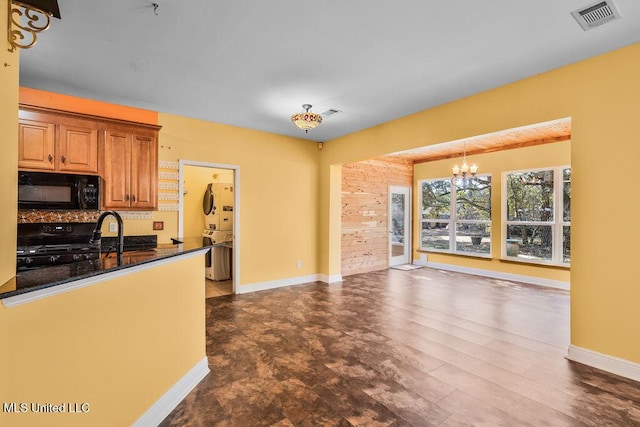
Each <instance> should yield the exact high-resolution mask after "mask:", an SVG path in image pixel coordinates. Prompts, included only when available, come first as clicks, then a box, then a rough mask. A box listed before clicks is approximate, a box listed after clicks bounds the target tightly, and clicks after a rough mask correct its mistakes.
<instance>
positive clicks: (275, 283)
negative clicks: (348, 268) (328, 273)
mask: <svg viewBox="0 0 640 427" xmlns="http://www.w3.org/2000/svg"><path fill="white" fill-rule="evenodd" d="M318 276H319V275H318V274H309V275H307V276H298V277H290V278H288V279H279V280H269V281H266V282H257V283H249V284H247V285H241V286H238V288H237V289H236V293H238V294H247V293H250V292H257V291H266V290H267V289H276V288H282V287H285V286H292V285H301V284H303V283H313V282H318V281H320V278H319V277H318Z"/></svg>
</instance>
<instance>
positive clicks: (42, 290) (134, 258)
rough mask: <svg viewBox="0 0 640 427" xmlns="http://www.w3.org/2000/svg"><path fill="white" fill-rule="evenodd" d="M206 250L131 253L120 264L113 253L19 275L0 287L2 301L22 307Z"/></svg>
mask: <svg viewBox="0 0 640 427" xmlns="http://www.w3.org/2000/svg"><path fill="white" fill-rule="evenodd" d="M207 250H209V246H203V244H202V240H201V239H192V240H188V241H185V242H180V243H177V244H162V245H159V246H157V247H156V248H154V249H151V250H134V251H128V252H125V254H124V255H125V256H123V258H122V261H121V262H119V263H118V262H117V259H116V254H115V253H110V254H104V255H103V256H102V257H101V258H98V259H90V260H85V261H78V262H73V263H68V264H60V265H52V266H49V267H42V268H36V269H32V270H26V271H19V272H18V273H17V274H16V276H15V278H14V279H12V280H10V281H9V282H7V283H5V284H4V285H2V286H0V299H1V300H2V302H3V304H4V305H5V306H12V305H16V304H22V303H25V302H29V301H33V300H35V299H40V298H44V297H46V296H48V295H53V294H56V293H61V292H66V291H68V290H71V289H76V288H78V287H81V286H88V284H91V283H95V282H97V281H102V280H107V279H109V278H110V277H112V276H113V274H120V275H121V274H127V270H129V269H134V270H137V269H140V268H150V267H153V266H154V265H155V263H166V262H171V258H173V257H179V256H189V255H200V254H203V253H205V252H206V251H207Z"/></svg>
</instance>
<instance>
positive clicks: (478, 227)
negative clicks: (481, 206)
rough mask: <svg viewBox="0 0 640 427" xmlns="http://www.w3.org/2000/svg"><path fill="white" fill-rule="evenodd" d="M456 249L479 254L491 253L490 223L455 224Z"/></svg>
mask: <svg viewBox="0 0 640 427" xmlns="http://www.w3.org/2000/svg"><path fill="white" fill-rule="evenodd" d="M456 251H458V252H473V253H480V254H489V253H491V224H487V223H484V224H480V223H465V224H457V225H456Z"/></svg>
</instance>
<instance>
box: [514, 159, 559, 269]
mask: <svg viewBox="0 0 640 427" xmlns="http://www.w3.org/2000/svg"><path fill="white" fill-rule="evenodd" d="M504 183H505V185H504V198H503V206H504V207H505V211H506V212H505V215H504V217H503V218H504V219H505V221H504V228H503V230H506V234H505V235H506V238H505V242H504V243H505V244H504V245H503V248H504V249H503V256H505V257H506V258H509V259H514V260H519V261H526V262H537V263H544V264H553V265H568V264H569V263H570V262H571V238H570V236H571V168H569V167H560V168H552V169H542V170H528V171H519V172H507V173H505V179H504Z"/></svg>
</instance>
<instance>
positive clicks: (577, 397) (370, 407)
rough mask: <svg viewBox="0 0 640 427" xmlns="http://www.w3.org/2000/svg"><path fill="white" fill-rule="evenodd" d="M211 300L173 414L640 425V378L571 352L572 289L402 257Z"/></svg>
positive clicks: (220, 421) (196, 418)
mask: <svg viewBox="0 0 640 427" xmlns="http://www.w3.org/2000/svg"><path fill="white" fill-rule="evenodd" d="M206 304H207V305H206V310H207V354H208V359H209V364H210V368H211V372H210V373H209V375H207V377H206V378H205V379H204V380H203V381H202V382H201V383H200V384H199V385H198V386H197V387H196V388H195V389H194V390H193V391H192V392H191V393H190V394H189V395H188V396H187V397H186V398H185V400H184V401H183V402H182V403H180V405H178V407H177V408H176V409H175V410H174V411H173V412H172V413H171V414H170V415H169V416H168V417H167V418H166V419H165V420H164V421H163V423H162V424H161V425H162V426H174V425H177V426H252V427H253V426H269V425H275V426H429V425H442V426H462V425H473V426H498V425H506V426H516V425H534V426H540V425H550V426H562V425H571V426H575V425H594V426H595V425H598V426H599V425H615V426H628V425H640V384H639V383H637V382H634V381H630V380H626V379H624V378H620V377H617V376H614V375H611V374H607V373H604V372H602V371H598V370H596V369H592V368H589V367H586V366H583V365H580V364H577V363H573V362H569V361H567V360H566V359H565V358H564V356H565V354H566V351H567V347H568V345H569V294H568V292H566V291H561V290H556V289H552V288H541V287H534V286H528V285H524V284H519V283H513V282H507V281H502V280H495V279H488V278H483V277H478V276H471V275H465V274H459V273H451V272H445V271H441V270H435V269H430V268H423V269H419V270H413V271H400V270H391V269H390V270H383V271H378V272H373V273H367V274H360V275H354V276H348V277H346V278H345V280H344V282H342V283H341V284H334V285H326V284H322V283H311V284H305V285H298V286H291V287H286V288H279V289H274V290H269V291H263V292H256V293H251V294H243V295H235V296H234V295H228V296H223V297H218V298H211V299H208V300H207V302H206Z"/></svg>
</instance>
